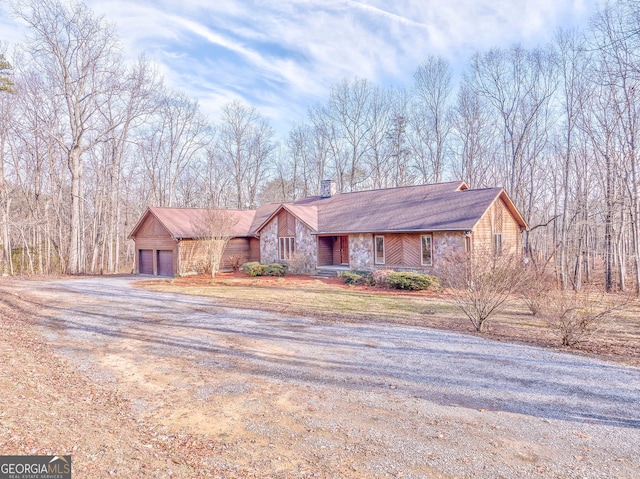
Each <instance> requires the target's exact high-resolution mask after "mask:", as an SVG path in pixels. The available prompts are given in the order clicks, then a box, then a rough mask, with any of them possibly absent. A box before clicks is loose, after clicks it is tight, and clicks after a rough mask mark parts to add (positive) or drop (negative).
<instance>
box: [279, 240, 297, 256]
mask: <svg viewBox="0 0 640 479" xmlns="http://www.w3.org/2000/svg"><path fill="white" fill-rule="evenodd" d="M278 240H279V242H280V259H281V260H285V261H286V260H290V259H292V258H293V253H294V252H295V238H294V237H293V236H281V237H280V238H278Z"/></svg>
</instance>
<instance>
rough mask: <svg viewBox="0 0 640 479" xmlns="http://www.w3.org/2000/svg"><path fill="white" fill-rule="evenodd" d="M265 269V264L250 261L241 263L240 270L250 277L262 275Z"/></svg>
mask: <svg viewBox="0 0 640 479" xmlns="http://www.w3.org/2000/svg"><path fill="white" fill-rule="evenodd" d="M265 269H267V266H266V265H264V264H260V263H258V262H257V261H251V262H249V263H245V264H243V265H242V271H244V272H245V273H246V274H248V275H249V276H251V277H255V276H262V275H263V274H264V270H265Z"/></svg>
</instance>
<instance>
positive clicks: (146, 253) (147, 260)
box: [138, 249, 153, 274]
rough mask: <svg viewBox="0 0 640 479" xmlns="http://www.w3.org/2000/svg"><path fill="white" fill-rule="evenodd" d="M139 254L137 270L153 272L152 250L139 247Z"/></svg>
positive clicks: (147, 272) (143, 272)
mask: <svg viewBox="0 0 640 479" xmlns="http://www.w3.org/2000/svg"><path fill="white" fill-rule="evenodd" d="M139 255H140V256H139V258H138V260H139V261H138V265H139V268H138V270H139V272H140V274H153V250H150V249H141V250H139Z"/></svg>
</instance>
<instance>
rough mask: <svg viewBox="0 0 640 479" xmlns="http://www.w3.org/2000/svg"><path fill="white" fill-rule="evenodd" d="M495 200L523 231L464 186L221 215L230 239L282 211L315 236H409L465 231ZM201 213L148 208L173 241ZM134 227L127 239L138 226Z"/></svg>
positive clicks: (487, 192) (494, 194) (491, 197)
mask: <svg viewBox="0 0 640 479" xmlns="http://www.w3.org/2000/svg"><path fill="white" fill-rule="evenodd" d="M498 197H501V198H502V199H503V200H504V201H505V203H506V204H507V207H508V208H509V210H510V211H511V213H512V214H513V215H514V217H515V218H516V221H518V223H519V224H520V226H521V227H523V228H526V227H527V225H526V223H525V221H524V220H523V219H522V217H521V216H520V214H519V213H518V211H517V209H516V208H515V206H514V205H513V203H512V202H511V200H510V199H509V197H508V195H507V194H506V193H505V191H504V190H503V189H502V188H486V189H478V190H470V189H467V186H466V184H465V183H464V182H460V181H453V182H448V183H437V184H432V185H417V186H404V187H399V188H387V189H380V190H368V191H358V192H354V193H340V194H337V195H334V196H332V197H330V198H321V197H319V196H316V197H310V198H303V199H300V200H297V201H294V202H292V203H269V204H266V205H263V206H261V207H260V208H258V209H257V210H250V211H248V210H227V211H229V212H230V213H231V214H233V215H235V216H237V218H238V223H237V224H236V226H235V227H234V231H233V235H234V236H252V235H255V234H257V233H259V231H260V229H261V228H262V227H264V226H265V225H266V224H267V223H268V222H269V221H270V220H271V219H272V217H273V216H274V214H276V213H277V212H278V210H280V209H281V208H284V209H286V210H288V211H289V212H291V213H292V214H293V215H294V216H296V217H298V218H299V219H300V220H302V221H303V222H304V223H306V224H307V226H309V227H310V228H311V229H312V230H313V231H314V232H316V233H318V234H349V233H390V232H409V231H471V230H472V229H473V228H474V227H475V225H476V223H477V222H478V221H479V220H480V218H481V217H482V215H483V214H484V213H485V212H486V211H487V209H488V208H489V207H490V206H491V204H492V203H493V202H494V201H495V200H496V199H497V198H498ZM206 211H207V210H206V209H200V208H149V209H148V210H147V214H153V215H154V216H155V217H156V218H158V220H159V221H160V222H161V223H162V224H163V225H164V226H165V228H166V229H167V230H168V231H169V232H170V233H171V235H172V236H173V237H174V238H176V239H178V238H193V237H196V236H197V234H196V232H195V231H194V225H197V224H198V223H199V222H201V221H202V220H203V218H204V215H205V214H206ZM146 216H147V215H146V214H145V215H144V216H143V218H142V219H141V220H140V221H139V222H138V224H137V225H136V227H135V228H134V230H133V231H132V232H131V235H130V237H133V236H135V233H136V231H137V230H138V228H139V227H140V225H141V224H142V223H143V222H144V219H145V218H146Z"/></svg>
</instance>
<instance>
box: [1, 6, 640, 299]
mask: <svg viewBox="0 0 640 479" xmlns="http://www.w3.org/2000/svg"><path fill="white" fill-rule="evenodd" d="M16 15H17V16H18V17H19V18H21V19H23V20H24V21H26V22H27V24H28V25H29V27H30V29H29V32H30V33H29V36H28V38H26V39H25V42H24V44H22V45H19V46H16V47H15V48H13V49H12V50H11V51H9V50H8V49H7V48H5V49H4V51H3V56H2V58H0V78H2V80H0V155H1V156H0V160H1V161H0V225H1V231H0V243H2V257H1V259H0V261H1V264H2V266H1V267H2V269H3V271H4V272H5V273H20V272H26V273H55V272H62V273H82V272H105V273H107V272H119V271H129V270H130V269H131V265H132V261H133V257H132V244H131V242H130V241H128V240H127V239H126V238H127V234H128V233H129V231H130V230H131V229H132V228H133V226H134V222H135V221H136V220H137V219H138V217H139V215H140V214H141V213H142V212H143V211H144V209H145V208H146V206H148V205H156V206H198V207H231V208H254V207H256V206H259V205H260V204H261V203H263V202H266V201H281V200H293V199H296V198H300V197H304V196H309V195H315V194H318V193H319V190H320V182H321V181H322V180H323V179H325V178H333V179H334V180H335V181H336V183H337V188H338V191H343V192H346V191H357V190H362V189H370V188H386V187H395V186H404V185H412V184H419V183H431V182H438V181H444V180H449V179H464V180H465V181H467V183H468V184H469V185H470V186H471V187H474V188H482V187H493V186H504V187H505V188H506V190H507V191H508V193H509V194H510V195H511V197H512V198H513V200H514V201H515V203H516V204H517V206H518V207H519V208H520V210H521V212H522V213H523V216H524V218H525V219H526V220H527V222H528V223H529V225H530V227H531V229H530V231H529V232H528V233H527V234H526V235H525V244H524V248H525V249H526V251H527V252H528V253H529V254H530V255H531V256H532V258H533V259H534V261H536V262H538V263H540V264H543V263H545V262H547V261H548V260H549V259H553V261H552V262H549V266H550V267H551V268H553V269H554V271H555V273H556V275H557V277H558V280H559V281H560V283H561V284H562V285H563V286H565V287H574V288H579V287H580V285H581V284H583V283H585V282H592V281H603V282H604V284H605V286H606V288H607V290H615V289H626V288H629V287H634V288H636V290H637V288H638V285H640V257H639V255H640V218H639V215H640V206H639V198H638V193H639V191H638V188H639V184H638V181H640V179H639V178H638V174H639V173H638V171H637V169H638V166H639V165H638V161H639V160H638V151H637V149H638V146H637V145H638V144H639V140H640V138H639V135H640V121H639V120H640V88H636V87H637V86H638V85H639V82H640V58H639V55H640V35H639V33H638V32H640V5H639V4H638V2H635V1H628V0H623V1H618V2H615V3H610V4H606V5H605V6H603V7H601V8H600V9H599V10H598V11H597V12H595V13H594V15H593V18H592V22H591V25H590V27H589V28H588V29H587V30H586V31H558V32H557V33H556V34H555V37H554V41H553V42H552V43H551V44H549V45H544V46H540V47H539V48H535V49H528V48H524V47H522V46H519V45H514V46H511V47H508V48H498V47H496V48H492V49H491V50H488V51H482V52H477V53H475V54H474V55H473V57H472V59H471V61H470V62H469V64H468V66H467V67H466V69H465V71H464V74H463V75H462V77H461V78H460V79H459V80H454V77H453V74H452V70H451V67H450V65H449V64H448V63H447V62H446V61H445V60H443V59H442V58H439V57H435V56H427V57H426V58H425V61H424V62H423V63H422V64H421V65H418V66H417V68H416V70H415V73H414V77H413V83H412V84H411V85H407V86H404V87H397V88H391V87H381V86H378V85H375V84H373V83H371V82H370V81H368V80H366V79H359V78H356V79H345V80H343V81H342V82H339V83H337V84H335V85H333V86H332V88H331V90H330V93H329V95H328V98H327V99H326V101H324V102H321V103H319V104H317V105H313V106H311V107H310V108H309V110H308V114H307V115H306V117H305V118H302V119H300V120H299V121H298V122H297V123H296V124H294V125H293V126H292V128H291V130H290V131H289V133H288V135H286V136H285V137H282V138H280V137H278V136H277V134H276V132H275V130H274V128H273V126H272V125H271V124H270V122H269V120H268V119H267V118H265V117H263V116H262V115H260V114H259V113H258V111H257V109H256V108H255V107H254V106H251V105H247V104H243V103H241V102H238V101H230V102H229V103H228V104H226V105H225V106H224V108H223V109H222V112H221V115H220V117H219V118H216V119H210V118H207V117H206V116H205V115H204V114H203V112H202V111H201V109H200V107H199V105H198V103H197V101H195V100H194V99H192V98H189V97H188V96H187V95H185V94H184V93H183V92H181V91H176V90H174V89H172V88H169V87H168V86H167V85H166V84H165V82H164V81H163V78H162V76H161V75H160V74H159V73H158V70H157V68H156V67H155V66H154V64H153V63H152V62H150V61H149V60H148V59H146V58H145V57H144V56H142V57H140V58H139V59H138V61H137V62H134V63H129V62H125V61H123V55H122V52H121V50H120V46H119V43H118V38H117V32H116V31H115V30H114V27H113V26H112V25H110V24H108V23H107V22H105V21H104V19H102V18H99V17H96V16H95V15H94V14H93V13H92V12H91V11H90V10H89V9H88V8H87V7H86V6H85V5H83V4H82V3H77V4H72V5H70V6H69V5H68V4H62V3H60V2H58V1H57V0H33V1H25V2H22V3H20V4H18V7H17V8H16Z"/></svg>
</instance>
